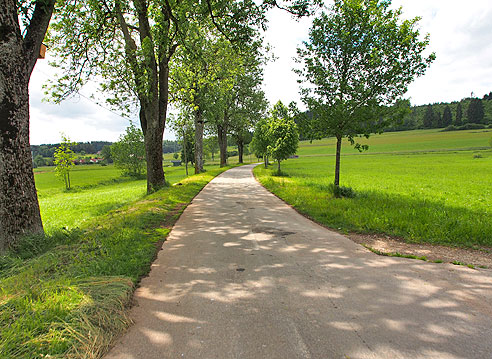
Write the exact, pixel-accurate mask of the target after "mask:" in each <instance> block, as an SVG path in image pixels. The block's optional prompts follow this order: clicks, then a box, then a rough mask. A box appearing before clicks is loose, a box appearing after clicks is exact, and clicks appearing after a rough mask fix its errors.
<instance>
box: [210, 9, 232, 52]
mask: <svg viewBox="0 0 492 359" xmlns="http://www.w3.org/2000/svg"><path fill="white" fill-rule="evenodd" d="M207 7H208V12H209V14H210V18H211V19H212V24H214V26H215V28H216V29H217V30H218V31H219V32H220V33H221V34H222V35H224V37H225V38H226V39H227V40H228V41H229V42H230V43H233V41H232V40H231V39H230V38H229V36H228V35H227V34H226V33H225V31H224V30H222V28H221V27H220V25H219V24H218V23H217V22H216V21H215V18H216V17H215V16H214V12H213V10H212V5H211V4H210V0H207Z"/></svg>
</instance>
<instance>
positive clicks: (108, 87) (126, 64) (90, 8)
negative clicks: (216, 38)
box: [51, 0, 319, 193]
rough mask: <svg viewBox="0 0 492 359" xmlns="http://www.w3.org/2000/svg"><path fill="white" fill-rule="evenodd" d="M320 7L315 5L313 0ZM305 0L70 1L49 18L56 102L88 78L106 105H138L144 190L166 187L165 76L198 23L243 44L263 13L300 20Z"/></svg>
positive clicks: (306, 6) (307, 3)
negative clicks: (274, 10)
mask: <svg viewBox="0 0 492 359" xmlns="http://www.w3.org/2000/svg"><path fill="white" fill-rule="evenodd" d="M315 1H316V2H319V1H318V0H315ZM310 6H311V1H307V0H295V1H292V2H291V1H287V2H286V4H285V6H283V2H280V1H279V2H277V1H270V0H265V1H264V2H263V3H262V4H256V3H255V2H254V1H250V0H246V1H243V0H225V1H213V0H205V1H194V0H166V1H162V0H133V1H121V0H108V1H76V0H71V1H68V2H67V3H66V4H65V6H64V7H63V11H61V12H59V13H58V14H57V16H56V17H55V20H56V21H55V24H54V26H53V32H52V42H51V45H52V47H53V48H54V49H56V54H57V56H56V57H57V63H58V66H60V67H61V68H62V69H63V70H64V72H65V74H64V75H63V76H62V77H60V81H59V82H58V84H57V85H56V86H55V87H54V88H53V92H52V93H53V97H54V98H55V100H62V99H64V98H66V97H67V96H68V95H70V94H71V93H73V92H76V91H77V90H78V89H79V88H80V87H81V86H82V85H83V84H84V83H86V82H87V81H88V80H89V79H97V80H101V89H102V90H104V91H106V92H107V93H111V94H112V98H111V99H108V100H109V103H110V104H111V105H114V106H117V107H118V108H123V109H124V110H129V109H130V108H131V107H132V105H135V104H136V105H137V106H138V107H139V116H140V125H141V128H142V130H143V134H144V138H145V152H146V159H147V192H149V193H150V192H153V191H155V190H158V189H159V188H161V187H162V186H164V185H165V176H164V171H163V167H162V139H163V134H164V128H165V124H166V120H167V107H168V101H169V71H170V65H171V62H172V61H173V58H174V55H175V53H176V51H177V49H178V48H179V47H186V46H192V44H193V41H194V40H195V38H194V37H193V36H190V33H191V32H192V30H193V29H194V28H196V26H198V27H200V26H202V25H203V24H208V23H212V24H213V25H214V26H215V28H216V29H217V31H219V32H220V33H221V34H223V35H224V37H226V38H227V39H228V40H230V41H232V42H236V43H248V42H249V41H250V39H251V37H253V36H254V34H255V29H256V28H258V27H263V28H264V27H265V24H266V22H265V12H266V10H267V9H268V8H271V7H285V8H286V9H287V10H289V11H291V12H292V13H294V14H296V15H298V16H303V15H306V14H308V13H309V9H310Z"/></svg>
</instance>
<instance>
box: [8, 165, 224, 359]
mask: <svg viewBox="0 0 492 359" xmlns="http://www.w3.org/2000/svg"><path fill="white" fill-rule="evenodd" d="M224 170H225V168H224V169H214V170H209V171H207V172H206V173H203V174H200V175H196V176H191V177H189V178H187V179H184V180H182V181H181V183H182V185H181V186H170V187H167V188H165V189H162V190H161V191H158V192H156V193H154V194H152V195H150V196H146V197H145V198H144V199H142V200H140V201H138V202H134V203H131V204H129V205H126V206H124V207H122V208H120V209H118V210H114V211H112V212H110V213H108V214H107V215H104V216H100V217H98V218H96V219H94V220H93V221H92V222H91V225H90V226H87V227H86V229H85V230H73V231H64V232H55V233H53V234H52V235H49V236H47V237H46V239H45V241H44V242H40V241H39V240H37V239H36V238H26V239H24V240H23V241H22V242H21V243H20V244H19V246H18V247H17V248H15V249H14V250H13V251H12V252H11V253H9V254H8V255H6V256H3V257H0V357H1V358H42V357H50V358H99V357H101V356H102V355H103V354H104V353H105V352H106V351H107V349H108V348H109V346H110V345H111V342H112V340H113V337H114V336H115V335H118V334H119V333H121V332H122V331H123V330H124V329H125V328H126V327H127V326H128V325H129V323H130V320H129V318H128V317H127V315H126V309H127V307H128V306H129V304H130V300H131V295H132V293H133V288H134V286H135V284H136V283H137V281H138V280H139V278H140V277H141V276H143V275H145V274H146V273H148V271H149V269H150V264H151V262H152V260H153V259H154V257H155V254H156V251H157V249H158V248H159V247H160V243H162V241H163V239H164V238H165V237H166V236H167V234H168V232H169V231H170V228H171V226H172V224H173V223H174V222H175V221H176V219H177V217H178V216H179V214H180V213H181V212H182V211H183V209H184V208H185V207H186V205H187V204H188V203H189V202H190V201H191V199H192V198H193V197H194V196H195V195H196V194H197V193H198V192H199V191H200V190H201V189H202V188H203V187H204V186H205V185H206V184H207V183H208V182H209V181H210V180H211V179H212V178H213V177H214V176H216V175H217V174H219V173H221V172H222V171H224Z"/></svg>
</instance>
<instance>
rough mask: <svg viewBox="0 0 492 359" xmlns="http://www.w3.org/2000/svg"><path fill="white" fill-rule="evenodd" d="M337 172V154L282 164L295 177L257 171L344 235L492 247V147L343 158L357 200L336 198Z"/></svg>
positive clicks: (264, 180) (299, 207)
mask: <svg viewBox="0 0 492 359" xmlns="http://www.w3.org/2000/svg"><path fill="white" fill-rule="evenodd" d="M441 134H444V136H445V135H446V133H441ZM399 135H400V136H401V137H402V141H405V134H404V133H403V134H402V133H399ZM302 150H303V148H301V149H300V151H299V152H301V153H302ZM324 150H326V149H324ZM334 167H335V157H334V156H316V157H302V156H301V157H300V158H298V159H290V160H287V161H285V162H283V163H282V171H283V172H285V173H286V174H287V176H284V177H277V176H272V170H270V169H267V170H266V169H264V168H263V167H262V166H258V167H256V168H255V171H254V172H255V175H256V177H257V178H258V180H259V181H260V182H261V183H262V184H263V185H264V186H265V187H266V188H267V189H269V190H270V191H271V192H273V193H275V194H276V195H277V196H279V197H280V198H282V199H283V200H285V201H286V202H288V203H290V204H291V205H293V206H294V207H295V208H296V209H297V210H299V211H300V212H301V213H304V214H306V215H308V216H309V217H311V218H313V219H314V220H315V221H317V222H319V223H321V224H324V225H326V226H329V227H331V228H334V229H336V230H340V231H355V232H361V233H384V234H388V235H391V236H397V237H401V238H404V239H406V240H407V241H410V242H429V243H435V244H445V245H451V246H463V247H475V246H492V152H491V151H490V150H482V151H444V152H429V153H420V152H415V153H413V154H410V153H409V154H404V155H403V154H392V153H386V154H384V153H381V154H375V155H371V154H370V152H369V153H368V154H362V155H346V156H342V158H341V185H343V186H347V187H351V188H353V189H354V190H355V191H356V194H357V195H356V197H355V198H342V199H336V198H333V196H332V195H331V194H330V191H329V189H328V188H329V185H330V184H331V183H332V182H333V179H334Z"/></svg>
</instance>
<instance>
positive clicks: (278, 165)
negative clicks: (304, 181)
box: [277, 160, 280, 173]
mask: <svg viewBox="0 0 492 359" xmlns="http://www.w3.org/2000/svg"><path fill="white" fill-rule="evenodd" d="M277 162H278V169H277V171H278V173H280V160H278V161H277Z"/></svg>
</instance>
